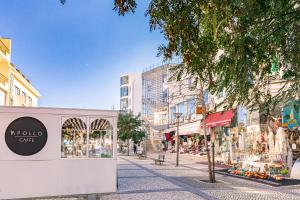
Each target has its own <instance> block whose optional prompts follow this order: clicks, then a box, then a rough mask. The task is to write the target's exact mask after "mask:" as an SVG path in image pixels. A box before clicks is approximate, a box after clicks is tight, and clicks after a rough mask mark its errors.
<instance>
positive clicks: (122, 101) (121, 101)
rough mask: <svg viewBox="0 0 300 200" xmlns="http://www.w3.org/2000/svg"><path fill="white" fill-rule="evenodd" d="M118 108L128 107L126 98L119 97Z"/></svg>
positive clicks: (124, 108)
mask: <svg viewBox="0 0 300 200" xmlns="http://www.w3.org/2000/svg"><path fill="white" fill-rule="evenodd" d="M120 108H121V110H126V109H127V108H128V99H127V98H126V99H121V100H120Z"/></svg>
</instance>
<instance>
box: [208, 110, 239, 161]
mask: <svg viewBox="0 0 300 200" xmlns="http://www.w3.org/2000/svg"><path fill="white" fill-rule="evenodd" d="M235 116H236V114H235V110H227V111H224V112H216V113H212V114H209V115H207V117H206V118H205V126H206V127H207V128H208V129H209V133H210V135H211V136H212V138H213V139H214V140H215V141H214V142H215V152H216V154H217V155H219V156H221V157H217V160H220V161H222V162H226V163H227V162H230V161H231V160H233V159H235V148H236V133H235V132H233V131H231V128H232V125H233V122H234V119H235Z"/></svg>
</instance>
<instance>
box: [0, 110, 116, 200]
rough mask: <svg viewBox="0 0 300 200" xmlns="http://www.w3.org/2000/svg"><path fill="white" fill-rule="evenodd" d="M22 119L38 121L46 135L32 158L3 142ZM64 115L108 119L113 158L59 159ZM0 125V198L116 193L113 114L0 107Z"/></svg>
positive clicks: (97, 111)
mask: <svg viewBox="0 0 300 200" xmlns="http://www.w3.org/2000/svg"><path fill="white" fill-rule="evenodd" d="M24 116H29V117H34V118H36V119H38V120H40V121H41V122H42V123H43V124H44V125H45V126H46V129H47V132H48V140H47V143H46V145H45V146H44V148H43V149H42V150H41V151H40V152H38V153H37V154H34V155H32V156H20V155H17V154H15V153H13V152H12V151H10V149H9V148H8V147H7V145H6V143H5V139H4V138H5V137H4V135H5V130H6V128H7V127H8V125H9V124H10V123H11V122H12V121H13V120H15V119H17V118H19V117H24ZM66 116H70V117H86V118H87V119H89V118H92V119H94V118H95V117H97V118H98V117H99V118H103V119H107V120H109V121H110V123H111V124H112V125H113V146H114V148H113V152H114V156H113V158H97V159H88V158H81V159H75V158H73V159H62V158H61V152H60V151H61V125H62V118H63V117H66ZM88 121H89V120H88ZM0 122H1V123H0V177H1V178H0V199H10V198H30V197H40V196H56V195H71V194H87V193H107V192H116V180H117V176H116V173H117V172H116V141H117V134H116V123H117V112H113V111H105V110H79V109H49V108H15V107H0Z"/></svg>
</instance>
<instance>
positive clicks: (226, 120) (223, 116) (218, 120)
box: [204, 110, 234, 127]
mask: <svg viewBox="0 0 300 200" xmlns="http://www.w3.org/2000/svg"><path fill="white" fill-rule="evenodd" d="M233 117H234V110H227V111H224V112H217V113H212V114H209V115H207V117H206V118H205V120H204V121H205V126H206V127H214V126H226V125H230V124H231V122H232V119H233Z"/></svg>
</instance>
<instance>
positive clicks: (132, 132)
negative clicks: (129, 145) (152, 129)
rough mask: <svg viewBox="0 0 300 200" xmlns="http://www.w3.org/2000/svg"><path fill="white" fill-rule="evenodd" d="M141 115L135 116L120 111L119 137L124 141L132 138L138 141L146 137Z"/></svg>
mask: <svg viewBox="0 0 300 200" xmlns="http://www.w3.org/2000/svg"><path fill="white" fill-rule="evenodd" d="M139 118H140V116H134V115H133V114H131V113H127V112H120V114H119V118H118V129H119V131H118V138H119V139H120V140H122V141H126V140H130V139H131V140H132V141H134V142H135V143H138V142H140V141H142V140H143V138H144V137H145V132H144V131H143V129H142V125H143V121H142V120H140V119H139Z"/></svg>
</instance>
